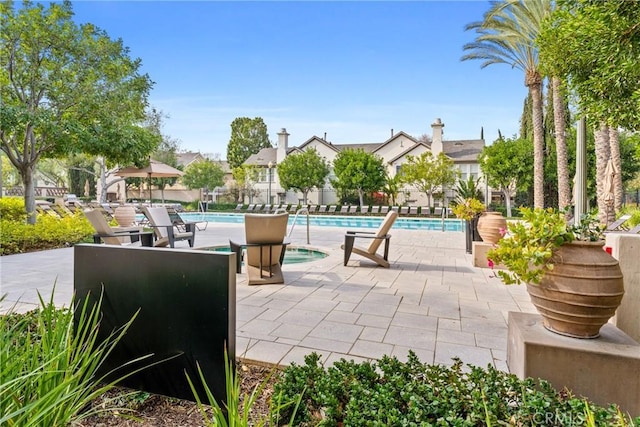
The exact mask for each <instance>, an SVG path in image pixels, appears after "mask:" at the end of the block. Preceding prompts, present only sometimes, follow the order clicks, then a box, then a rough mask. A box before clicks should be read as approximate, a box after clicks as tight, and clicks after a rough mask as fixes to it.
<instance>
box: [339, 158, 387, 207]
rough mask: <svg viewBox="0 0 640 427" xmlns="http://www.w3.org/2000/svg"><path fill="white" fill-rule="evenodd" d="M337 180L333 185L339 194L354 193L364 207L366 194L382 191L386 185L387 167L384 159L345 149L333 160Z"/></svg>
mask: <svg viewBox="0 0 640 427" xmlns="http://www.w3.org/2000/svg"><path fill="white" fill-rule="evenodd" d="M333 172H334V175H335V177H336V178H335V179H334V180H331V185H333V187H334V188H335V189H337V190H338V191H339V192H342V193H346V192H349V191H354V192H356V193H357V194H358V199H359V202H360V206H362V205H364V194H365V193H369V192H373V191H378V190H380V189H381V188H382V187H383V186H384V183H385V172H386V171H385V167H384V164H383V161H382V159H381V158H380V157H379V156H377V155H375V154H373V153H368V152H366V151H364V150H362V149H351V148H349V149H345V150H343V151H340V152H339V153H338V154H337V155H336V157H335V159H334V160H333Z"/></svg>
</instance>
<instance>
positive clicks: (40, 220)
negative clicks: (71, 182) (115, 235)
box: [0, 197, 95, 255]
mask: <svg viewBox="0 0 640 427" xmlns="http://www.w3.org/2000/svg"><path fill="white" fill-rule="evenodd" d="M0 215H1V216H0V218H1V219H0V254H1V255H10V254H16V253H22V252H32V251H38V250H43V249H54V248H61V247H65V246H72V245H74V244H76V243H80V242H88V241H91V236H92V235H93V233H95V230H94V229H93V227H92V226H91V224H90V223H89V221H88V220H87V219H86V217H85V216H84V214H83V213H82V212H78V213H76V214H74V215H73V216H69V217H65V218H56V217H53V216H52V215H48V214H38V215H37V217H36V223H35V224H34V225H31V224H27V223H26V214H25V211H24V201H22V199H16V198H4V197H3V198H1V199H0Z"/></svg>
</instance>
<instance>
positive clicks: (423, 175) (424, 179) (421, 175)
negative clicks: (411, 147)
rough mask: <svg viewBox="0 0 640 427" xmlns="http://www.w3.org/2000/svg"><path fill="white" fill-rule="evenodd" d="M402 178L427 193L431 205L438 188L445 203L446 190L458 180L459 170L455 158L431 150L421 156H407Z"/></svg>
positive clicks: (401, 170)
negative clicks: (455, 164) (435, 153)
mask: <svg viewBox="0 0 640 427" xmlns="http://www.w3.org/2000/svg"><path fill="white" fill-rule="evenodd" d="M400 174H401V180H402V182H404V183H406V184H410V185H413V186H415V187H416V188H417V189H418V190H420V191H421V192H423V193H425V194H426V196H427V200H428V204H429V206H431V205H432V203H431V201H432V197H433V194H434V192H435V191H436V190H440V191H441V192H442V203H443V205H444V203H445V196H446V194H445V193H446V192H445V190H446V189H447V188H450V187H452V186H453V185H454V184H455V183H456V181H457V180H458V175H459V171H458V170H457V169H456V167H455V166H454V163H453V160H451V158H449V157H448V156H447V155H446V154H444V153H438V155H437V156H434V155H433V153H432V152H431V151H425V152H424V153H422V154H420V155H419V156H411V155H409V156H407V160H406V162H405V163H404V164H403V165H402V167H401V168H400Z"/></svg>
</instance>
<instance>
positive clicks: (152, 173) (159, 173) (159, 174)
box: [114, 160, 184, 200]
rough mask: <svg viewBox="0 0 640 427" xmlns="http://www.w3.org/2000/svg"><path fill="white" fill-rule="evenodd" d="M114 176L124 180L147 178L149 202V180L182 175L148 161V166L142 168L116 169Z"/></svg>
mask: <svg viewBox="0 0 640 427" xmlns="http://www.w3.org/2000/svg"><path fill="white" fill-rule="evenodd" d="M114 175H117V176H121V177H126V178H147V182H148V186H149V200H151V178H175V177H178V176H182V175H184V172H182V171H181V170H179V169H176V168H174V167H173V166H169V165H168V164H166V163H162V162H159V161H157V160H150V161H149V164H148V165H147V166H145V167H142V168H136V167H134V166H129V167H126V168H122V169H118V170H117V171H116V172H115V173H114Z"/></svg>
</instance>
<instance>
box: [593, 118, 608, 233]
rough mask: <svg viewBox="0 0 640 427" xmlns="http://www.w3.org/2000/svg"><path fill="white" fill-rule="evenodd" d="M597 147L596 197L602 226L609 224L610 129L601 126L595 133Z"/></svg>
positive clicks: (603, 125)
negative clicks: (608, 172)
mask: <svg viewBox="0 0 640 427" xmlns="http://www.w3.org/2000/svg"><path fill="white" fill-rule="evenodd" d="M594 137H595V147H596V195H597V201H598V220H599V221H600V222H601V223H602V224H607V216H608V215H607V204H606V202H605V200H604V197H605V188H604V184H605V182H604V180H605V172H604V171H605V168H606V167H607V161H608V160H609V156H610V148H609V128H608V127H607V126H606V125H605V124H604V123H602V124H600V128H598V129H596V130H595V132H594Z"/></svg>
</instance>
